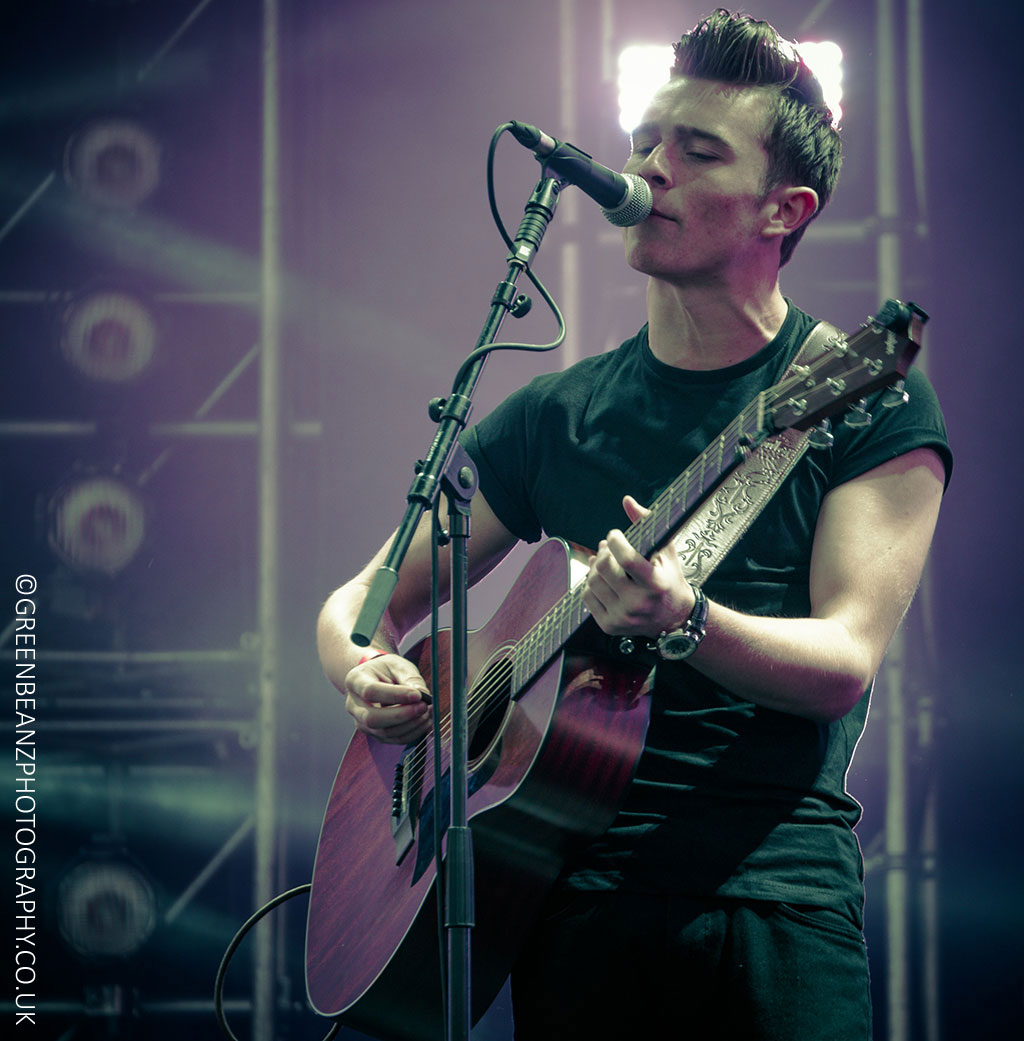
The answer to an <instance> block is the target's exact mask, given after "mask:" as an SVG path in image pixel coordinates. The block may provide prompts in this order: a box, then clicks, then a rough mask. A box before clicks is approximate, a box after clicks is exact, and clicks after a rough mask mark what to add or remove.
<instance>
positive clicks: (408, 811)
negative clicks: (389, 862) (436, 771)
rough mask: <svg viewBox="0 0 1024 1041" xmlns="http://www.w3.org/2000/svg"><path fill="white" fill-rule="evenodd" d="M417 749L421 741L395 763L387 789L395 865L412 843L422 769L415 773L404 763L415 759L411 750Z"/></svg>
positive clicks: (399, 862)
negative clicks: (392, 781) (389, 796)
mask: <svg viewBox="0 0 1024 1041" xmlns="http://www.w3.org/2000/svg"><path fill="white" fill-rule="evenodd" d="M421 747H422V742H419V743H418V744H416V745H410V746H409V747H408V748H407V749H406V750H405V752H404V754H403V755H402V757H401V759H399V760H398V762H397V763H395V781H394V784H393V786H392V789H391V835H392V838H394V840H395V864H401V863H402V861H403V860H404V859H405V855H406V854H407V853H408V852H409V850H410V849H412V847H413V843H414V842H415V841H416V825H417V822H418V820H419V804H420V793H421V791H422V787H423V777H422V768H421V770H420V771H417V770H416V769H415V768H414V767H410V766H409V763H408V761H409V760H410V759H415V751H416V749H418V748H421ZM420 761H421V762H422V756H421V757H420Z"/></svg>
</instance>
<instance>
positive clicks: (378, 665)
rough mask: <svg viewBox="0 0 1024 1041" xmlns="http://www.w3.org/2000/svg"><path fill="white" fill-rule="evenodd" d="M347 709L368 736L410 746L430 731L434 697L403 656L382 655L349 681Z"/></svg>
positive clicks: (360, 667)
mask: <svg viewBox="0 0 1024 1041" xmlns="http://www.w3.org/2000/svg"><path fill="white" fill-rule="evenodd" d="M345 707H346V708H347V709H348V712H349V715H351V716H352V719H353V720H354V721H355V724H356V727H357V729H359V730H361V731H362V732H363V733H364V734H367V735H369V736H370V737H374V738H376V739H377V740H378V741H386V742H387V743H388V744H395V745H406V744H409V743H410V742H412V741H416V740H418V739H419V738H421V737H422V736H423V735H424V734H425V733H426V732H427V731H428V730H429V729H430V694H429V693H428V692H427V685H426V683H425V682H424V681H423V677H422V676H421V675H420V673H419V670H417V668H416V666H415V665H413V664H412V662H410V661H408V660H407V659H405V658H403V657H402V656H401V655H400V654H382V655H378V656H377V657H375V658H370V659H369V661H365V662H363V664H362V665H357V666H356V667H355V668H354V669H351V670H350V671H349V673H348V675H347V676H346V677H345Z"/></svg>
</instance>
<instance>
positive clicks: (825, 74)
mask: <svg viewBox="0 0 1024 1041" xmlns="http://www.w3.org/2000/svg"><path fill="white" fill-rule="evenodd" d="M796 49H797V51H799V52H800V57H801V58H803V60H804V63H805V64H806V65H807V67H808V68H809V69H810V70H811V72H813V73H814V75H815V77H817V80H818V82H819V83H820V84H821V90H822V93H823V94H824V95H825V104H826V105H828V107H829V108H830V109H831V110H832V125H833V126H834V127H838V126H839V121H840V120H841V119H842V117H843V109H842V106H841V105H840V102H841V101H842V100H843V52H842V49H841V48H840V46H839V44H837V43H832V42H831V41H830V40H823V41H821V42H820V43H798V44H797V45H796Z"/></svg>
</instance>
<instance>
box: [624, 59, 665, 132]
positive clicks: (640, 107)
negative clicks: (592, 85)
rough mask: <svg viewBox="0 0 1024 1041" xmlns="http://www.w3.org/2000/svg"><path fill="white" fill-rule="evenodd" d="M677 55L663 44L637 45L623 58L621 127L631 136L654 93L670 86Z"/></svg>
mask: <svg viewBox="0 0 1024 1041" xmlns="http://www.w3.org/2000/svg"><path fill="white" fill-rule="evenodd" d="M673 60H674V53H673V51H672V48H671V46H668V47H666V46H664V45H662V44H639V43H638V44H633V45H632V46H630V47H627V48H626V49H625V50H623V51H622V52H621V53H620V54H619V126H621V127H622V129H623V130H625V131H626V133H627V134H628V133H629V132H630V131H631V130H632V129H633V128H634V127H635V126H636V125H637V123H639V122H640V118H641V116H643V114H644V110H645V109H646V108H647V103H648V102H649V101H650V100H651V97H652V96H653V94H654V92H655V91H656V90H657V89H658V88H659V87H660V86H662V84H664V83H667V82H668V74H669V70H670V69H671V68H672V62H673Z"/></svg>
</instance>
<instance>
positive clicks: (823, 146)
mask: <svg viewBox="0 0 1024 1041" xmlns="http://www.w3.org/2000/svg"><path fill="white" fill-rule="evenodd" d="M672 76H692V77H694V78H696V79H705V80H715V81H717V82H720V83H733V84H738V85H742V86H752V87H753V86H756V87H767V88H769V89H773V90H774V91H775V95H776V98H775V103H774V106H773V111H772V113H771V115H770V116H769V120H768V126H767V128H766V131H765V139H764V147H765V151H766V152H767V153H768V169H767V171H766V173H765V184H764V192H765V194H766V195H767V193H768V192H770V191H772V190H773V189H775V188H777V187H779V185H783V184H788V185H806V186H807V187H809V188H813V189H814V190H815V191H816V192H817V193H818V209H817V211H816V212H815V213H814V217H817V215H818V214H819V213H821V211H822V210H823V209H824V208H825V204H826V203H827V202H828V200H829V199H830V198H831V196H832V192H833V190H834V189H835V186H836V181H837V180H838V179H839V167H840V165H841V164H842V144H841V142H840V140H839V132H838V131H837V130H836V128H835V127H834V126H833V125H832V112H831V110H830V109H829V107H828V105H826V104H825V99H824V96H823V95H822V91H821V84H820V83H819V82H818V80H817V79H816V77H815V76H814V74H813V73H812V72H811V70H810V69H809V68H808V67H807V66H806V65H805V64H804V62H803V61H802V60H801V59H800V57H799V56H798V55H797V53H796V50H795V48H794V46H793V45H792V44H791V43H789V42H788V41H785V40H783V39H782V37H780V36H779V34H778V32H776V30H775V29H774V28H773V27H772V26H771V25H769V23H768V22H764V21H758V20H757V19H756V18H751V17H750V16H749V15H745V14H733V13H731V12H729V11H726V10H724V9H722V8H719V9H718V10H717V11H715V12H714V13H713V14H711V15H709V16H708V17H707V18H705V19H704V20H703V21H701V22H699V23H698V24H697V25H696V26H694V28H693V29H692V30H691V31H690V32H689V33H687V34H686V35H684V36H683V37H682V39H680V41H679V42H678V43H677V44H675V64H674V65H673V66H672ZM814 217H812V218H811V219H812V220H813V219H814ZM809 223H810V221H807V222H805V223H804V224H802V225H801V226H800V227H799V228H797V230H796V231H793V232H790V234H789V235H787V236H786V237H785V238H784V239H783V240H782V251H781V255H780V261H779V263H780V266H781V265H782V264H785V263H786V262H787V261H788V260H789V258H790V256H791V255H792V253H793V250H794V249H795V248H796V244H797V243H798V242H799V241H800V238H801V236H802V235H803V233H804V231H805V230H806V228H807V225H808V224H809Z"/></svg>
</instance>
